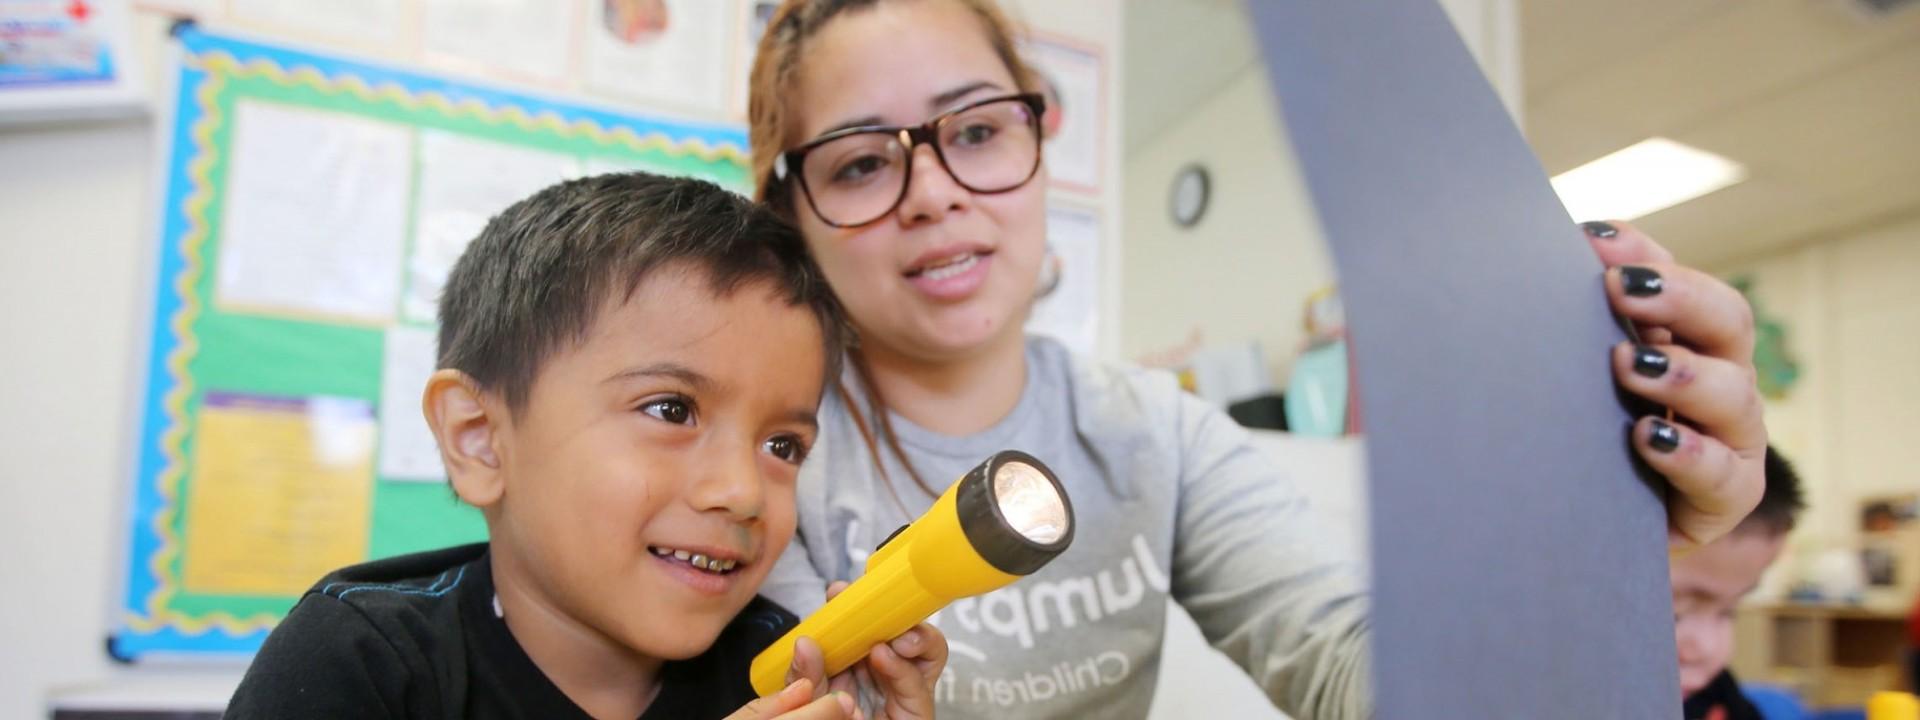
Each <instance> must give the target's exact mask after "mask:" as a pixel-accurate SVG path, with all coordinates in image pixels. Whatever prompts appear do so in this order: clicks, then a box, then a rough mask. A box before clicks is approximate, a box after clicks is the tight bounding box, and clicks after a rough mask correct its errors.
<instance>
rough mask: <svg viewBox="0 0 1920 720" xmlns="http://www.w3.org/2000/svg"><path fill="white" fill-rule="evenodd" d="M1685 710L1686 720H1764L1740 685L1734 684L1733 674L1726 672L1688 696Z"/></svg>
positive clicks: (1721, 672)
mask: <svg viewBox="0 0 1920 720" xmlns="http://www.w3.org/2000/svg"><path fill="white" fill-rule="evenodd" d="M1685 709H1686V713H1685V715H1686V720H1763V718H1762V717H1761V715H1760V709H1759V708H1756V707H1754V706H1753V703H1752V702H1749V701H1748V700H1747V695H1746V693H1743V692H1741V691H1740V683H1737V682H1734V680H1733V673H1731V672H1728V671H1726V670H1721V671H1720V674H1719V675H1715V676H1713V682H1709V683H1707V685H1706V687H1703V688H1700V689H1699V690H1698V691H1696V692H1694V693H1693V694H1692V695H1688V696H1687V703H1686V708H1685ZM1716 710H1717V711H1718V712H1717V713H1716V712H1715V711H1716Z"/></svg>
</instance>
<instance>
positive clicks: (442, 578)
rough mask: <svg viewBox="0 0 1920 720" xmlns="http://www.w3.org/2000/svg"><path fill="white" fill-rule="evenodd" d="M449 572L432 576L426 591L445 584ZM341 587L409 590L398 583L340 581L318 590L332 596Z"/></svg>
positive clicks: (322, 593)
mask: <svg viewBox="0 0 1920 720" xmlns="http://www.w3.org/2000/svg"><path fill="white" fill-rule="evenodd" d="M450 572H453V570H451V569H448V570H441V571H440V574H439V575H435V576H434V578H433V582H432V583H431V584H428V585H427V589H428V590H432V589H434V588H437V587H440V583H443V582H446V580H447V573H450ZM341 585H354V586H355V587H372V588H387V589H391V590H405V589H409V588H408V586H406V585H402V584H400V583H366V584H356V583H353V582H350V581H341V582H330V583H327V584H326V586H325V587H322V588H320V594H321V595H333V589H334V588H336V587H339V586H341ZM334 597H339V596H338V595H335V596H334Z"/></svg>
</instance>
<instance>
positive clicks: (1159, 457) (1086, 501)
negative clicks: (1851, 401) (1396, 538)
mask: <svg viewBox="0 0 1920 720" xmlns="http://www.w3.org/2000/svg"><path fill="white" fill-rule="evenodd" d="M1032 77H1033V76H1032V75H1031V74H1030V73H1029V72H1028V71H1027V70H1026V69H1025V68H1024V67H1023V66H1022V65H1021V63H1020V60H1019V58H1018V57H1017V55H1016V53H1015V50H1014V45H1013V39H1012V36H1011V35H1010V32H1009V29H1008V25H1007V23H1006V21H1005V19H1004V18H1003V17H1002V15H1001V14H1000V12H999V11H998V9H997V8H996V7H994V6H993V5H992V3H991V0H864V1H862V0H788V2H786V3H785V4H783V5H782V6H781V7H780V9H779V10H778V11H777V12H776V14H775V15H774V17H773V19H772V21H771V22H770V24H769V26H768V29H767V32H766V34H765V35H764V36H763V38H762V40H761V44H760V48H759V54H758V56H757V57H756V59H755V62H754V68H753V74H752V81H751V87H752V90H751V99H750V110H749V115H750V118H751V140H752V144H753V160H754V171H755V173H756V178H757V181H758V183H759V193H760V197H761V199H763V200H765V201H766V202H768V203H770V204H771V205H772V206H773V207H775V208H777V209H778V210H779V211H780V212H782V213H784V214H785V215H786V216H787V217H789V218H791V219H792V220H793V221H794V222H795V223H797V224H798V225H799V226H800V228H801V229H802V231H803V233H804V234H805V236H806V238H807V242H808V246H809V247H810V249H811V250H812V252H813V254H814V256H815V258H816V259H818V261H819V263H820V265H821V267H822V268H823V269H824V271H825V274H826V276H827V279H828V281H829V282H830V283H831V284H832V285H833V288H834V291H835V292H836V293H837V294H838V295H839V297H840V300H841V302H842V303H843V305H844V306H845V308H846V310H847V312H848V314H849V316H850V317H851V319H852V321H853V324H854V326H855V328H856V330H857V335H858V340H857V345H856V347H854V348H853V349H852V350H851V351H850V356H849V361H850V362H849V367H850V369H849V371H848V373H847V375H846V377H845V378H844V379H843V381H842V382H841V384H840V387H838V388H837V390H836V392H835V393H833V394H832V395H833V396H832V397H831V398H829V400H828V402H827V403H826V405H827V406H826V407H824V408H823V409H822V417H821V421H822V424H823V427H822V428H821V433H820V440H819V442H818V444H817V446H816V449H815V452H814V453H813V455H812V460H811V461H810V462H808V463H807V464H806V465H805V466H804V468H803V471H802V474H801V477H800V480H799V483H800V485H799V492H798V502H799V513H800V530H799V538H798V539H797V542H796V544H795V547H796V549H794V550H791V551H789V552H788V553H787V554H786V556H785V557H783V558H782V559H781V564H780V567H779V568H777V569H776V570H775V571H774V574H773V576H772V577H770V578H769V580H768V583H767V586H766V588H765V589H764V590H763V592H765V593H766V594H768V595H769V596H771V597H773V598H774V599H776V600H778V601H780V602H782V603H784V604H787V605H788V606H789V607H791V608H793V609H794V610H796V611H798V612H801V613H803V614H804V613H805V612H808V611H811V610H812V609H814V608H816V607H818V605H819V603H820V599H819V598H820V589H821V587H823V586H824V585H826V584H827V582H828V581H829V580H844V579H851V578H853V577H855V576H857V575H859V573H860V570H861V568H862V566H863V564H864V562H865V560H866V557H867V555H868V553H869V552H870V551H871V550H872V549H873V548H874V547H875V546H877V545H878V544H879V543H880V542H881V541H882V540H883V539H885V538H886V537H887V535H888V533H890V532H891V531H893V530H894V529H895V528H897V527H899V526H900V525H901V524H904V523H906V522H908V521H910V520H911V519H912V518H914V517H915V516H917V515H918V514H919V513H920V512H922V511H923V510H925V509H926V508H927V507H928V506H929V505H930V504H931V502H932V500H933V498H934V497H935V495H936V494H937V491H938V490H940V489H943V488H944V486H945V485H946V483H948V482H951V481H952V480H953V479H954V478H956V477H959V475H960V474H961V473H962V472H963V471H964V470H966V469H967V468H968V467H970V466H971V465H973V464H974V463H976V462H978V461H979V460H980V459H982V458H984V457H985V456H986V455H987V454H989V453H991V452H993V451H996V450H1000V449H1003V448H1007V447H1015V448H1019V449H1023V450H1026V451H1028V452H1031V453H1033V454H1034V455H1036V456H1038V457H1040V458H1043V459H1045V460H1046V461H1047V462H1048V463H1049V464H1050V465H1051V466H1052V467H1053V469H1054V470H1056V471H1057V473H1058V475H1059V476H1060V478H1061V479H1062V480H1063V481H1064V482H1065V483H1067V485H1068V491H1069V493H1070V494H1071V496H1072V499H1073V505H1074V509H1075V514H1076V516H1077V519H1078V525H1077V528H1076V531H1075V532H1076V534H1075V538H1074V543H1073V547H1072V549H1070V550H1069V551H1068V552H1066V553H1065V554H1063V555H1062V556H1061V557H1059V558H1058V559H1056V560H1055V561H1054V562H1053V563H1052V564H1050V565H1049V566H1047V567H1046V568H1044V569H1043V570H1042V571H1041V572H1039V573H1038V574H1036V575H1035V576H1034V577H1032V578H1029V579H1026V580H1024V581H1022V582H1021V583H1019V584H1017V585H1015V586H1012V587H1010V588H1008V589H1007V590H1005V591H1002V592H999V593H995V594H993V595H989V596H987V597H985V598H980V599H977V600H963V601H961V602H959V603H956V604H955V605H953V606H952V607H950V608H948V609H947V610H944V611H942V613H941V615H939V616H938V617H937V618H936V622H937V623H938V624H939V626H940V627H941V629H942V630H943V631H945V632H946V634H947V637H948V639H949V642H950V644H951V647H952V650H951V656H950V661H949V663H948V672H947V675H946V676H945V677H943V678H942V679H941V681H940V683H939V685H938V686H937V687H936V697H937V699H938V700H939V702H940V709H941V713H942V714H943V715H945V716H947V717H995V716H1005V715H1008V714H1012V715H1017V716H1044V717H1125V716H1140V715H1144V714H1145V713H1146V711H1147V708H1148V706H1149V704H1150V701H1151V696H1152V693H1153V687H1154V678H1155V675H1156V673H1157V670H1158V659H1159V651H1160V642H1161V636H1162V631H1163V622H1164V620H1165V617H1164V616H1165V603H1164V599H1165V598H1167V597H1169V596H1170V597H1172V599H1174V600H1176V601H1178V602H1179V603H1180V604H1181V605H1182V606H1183V607H1185V608H1186V610H1187V611H1188V612H1189V613H1190V614H1192V615H1193V617H1194V619H1195V620H1196V621H1198V623H1199V625H1200V627H1201V629H1202V630H1203V631H1204V632H1205V633H1206V635H1207V637H1208V639H1209V640H1210V641H1211V642H1212V643H1213V644H1214V646H1215V647H1217V648H1219V649H1221V650H1222V651H1223V652H1225V653H1226V654H1227V655H1229V656H1230V657H1232V658H1233V659H1234V661H1236V662H1237V663H1239V664H1240V666H1241V667H1242V668H1244V669H1245V670H1246V671H1247V673H1248V674H1249V675H1250V676H1251V677H1252V678H1253V679H1254V681H1255V682H1256V683H1258V684H1259V685H1260V686H1261V687H1262V688H1264V689H1265V690H1266V692H1267V694H1268V695H1269V697H1271V698H1272V700H1273V702H1274V704H1275V705H1277V706H1279V707H1280V708H1281V709H1283V710H1285V711H1286V712H1288V713H1291V714H1293V715H1295V716H1298V717H1303V718H1321V717H1361V716H1365V715H1366V714H1367V711H1368V708H1369V706H1370V699H1369V697H1368V688H1367V683H1368V678H1367V669H1366V657H1367V646H1366V639H1367V611H1366V602H1365V595H1364V592H1363V587H1362V584H1361V582H1360V579H1359V578H1357V577H1355V573H1354V569H1353V566H1352V565H1351V563H1349V562H1347V561H1344V560H1343V559H1341V558H1339V557H1336V556H1335V555H1333V554H1332V553H1330V552H1328V551H1327V550H1326V548H1325V547H1324V546H1323V545H1322V543H1321V541H1320V538H1323V537H1325V534H1324V533H1321V532H1318V531H1316V530H1315V529H1314V528H1313V527H1312V522H1313V520H1312V518H1311V517H1310V514H1309V511H1308V510H1307V508H1306V504H1305V502H1304V500H1303V499H1302V496H1301V495H1300V493H1299V492H1298V491H1297V489H1296V488H1295V487H1294V486H1293V485H1292V484H1291V483H1290V481H1289V480H1288V479H1287V478H1286V477H1285V476H1283V475H1281V474H1280V473H1278V472H1277V471H1276V469H1275V468H1273V467H1272V466H1271V463H1269V462H1267V461H1266V460H1265V459H1264V458H1263V457H1262V456H1261V455H1260V453H1259V452H1258V451H1256V450H1255V449H1253V448H1252V447H1250V446H1249V445H1248V442H1247V440H1248V438H1247V435H1246V434H1245V433H1244V432H1243V431H1241V430H1240V429H1239V428H1238V427H1237V426H1236V425H1234V423H1233V422H1232V421H1231V420H1229V419H1228V418H1227V417H1226V415H1225V414H1223V413H1220V412H1218V411H1216V410H1214V409H1212V408H1210V407H1208V406H1206V405H1204V404H1203V403H1201V402H1200V401H1198V400H1196V399H1193V398H1191V397H1189V396H1186V395H1184V394H1182V393H1181V392H1180V390H1179V389H1178V388H1177V387H1176V386H1175V384H1174V382H1173V380H1172V379H1171V378H1168V377H1165V376H1164V375H1155V374H1149V373H1146V372H1142V371H1138V370H1134V369H1130V368H1126V367H1121V366H1109V365H1105V364H1101V363H1098V362H1094V361H1091V360H1088V359H1086V358H1079V357H1075V356H1073V355H1071V354H1070V353H1068V352H1067V351H1066V350H1064V349H1063V348H1061V347H1060V346H1059V345H1057V344H1054V343H1052V342H1048V341H1046V340H1042V339H1030V338H1027V337H1026V336H1025V335H1024V334H1023V333H1022V330H1021V326H1022V322H1023V321H1024V319H1025V318H1026V313H1027V309H1028V307H1029V304H1030V302H1031V299H1032V298H1033V294H1034V289H1035V283H1036V282H1037V278H1038V276H1039V274H1040V273H1039V270H1040V263H1041V261H1042V258H1043V257H1044V255H1045V246H1046V242H1045V240H1046V239H1045V236H1044V233H1045V230H1046V189H1045V185H1046V183H1045V167H1044V163H1042V161H1041V158H1040V137H1039V132H1040V130H1039V116H1040V114H1041V112H1042V111H1043V105H1044V103H1042V102H1041V101H1039V100H1038V98H1037V96H1034V95H1032V94H1031V92H1032V90H1033V88H1032V85H1031V82H1030V79H1031V78H1032ZM1588 232H1589V236H1590V238H1591V239H1592V242H1593V245H1594V247H1595V249H1596V251H1597V252H1599V253H1600V255H1601V257H1602V259H1603V260H1604V261H1605V262H1606V264H1607V265H1608V266H1609V267H1610V268H1612V269H1610V270H1609V271H1608V272H1609V273H1610V278H1609V282H1608V287H1609V288H1610V294H1611V299H1612V302H1613V305H1614V307H1615V309H1616V310H1618V311H1619V312H1621V313H1622V314H1624V315H1626V316H1628V317H1630V318H1633V319H1634V320H1636V321H1639V322H1641V323H1643V324H1647V325H1652V326H1659V327H1661V328H1664V329H1662V330H1660V331H1658V332H1656V333H1655V335H1657V337H1653V338H1648V339H1649V341H1650V342H1653V343H1657V345H1655V346H1654V347H1653V348H1650V349H1652V350H1655V351H1657V352H1658V353H1663V354H1664V362H1665V363H1667V364H1668V365H1669V366H1670V367H1672V368H1675V369H1678V370H1683V371H1675V372H1667V373H1665V374H1664V375H1661V376H1660V377H1659V378H1652V377H1648V376H1645V375H1641V374H1636V373H1634V372H1633V371H1632V367H1633V366H1634V357H1635V352H1634V349H1633V348H1631V347H1626V346H1622V347H1621V348H1617V349H1616V351H1615V357H1614V366H1615V372H1616V375H1617V376H1618V377H1619V378H1620V381H1621V382H1622V383H1623V384H1625V386H1626V387H1628V388H1629V389H1631V390H1633V391H1634V392H1637V393H1639V394H1641V395H1644V396H1646V397H1648V398H1649V399H1651V400H1653V401H1655V402H1658V403H1660V404H1663V405H1667V406H1671V407H1673V408H1674V409H1675V410H1676V411H1677V412H1679V413H1680V414H1681V415H1684V416H1686V417H1688V418H1692V419H1694V420H1695V421H1696V422H1697V423H1698V426H1697V429H1696V428H1693V427H1682V426H1679V425H1677V424H1673V425H1670V424H1667V423H1664V422H1661V421H1658V420H1656V419H1653V418H1645V419H1642V420H1641V422H1640V424H1639V426H1638V427H1637V428H1636V430H1635V443H1636V446H1637V447H1638V448H1639V451H1640V453H1641V454H1642V455H1643V456H1644V457H1645V458H1646V459H1647V461H1648V462H1649V463H1650V464H1651V465H1652V466H1653V467H1654V468H1655V469H1658V470H1660V471H1662V472H1664V473H1665V474H1666V475H1667V476H1668V477H1669V478H1671V479H1672V480H1673V481H1674V483H1675V485H1676V487H1678V488H1679V489H1680V490H1681V495H1680V496H1679V497H1677V498H1676V499H1675V500H1674V501H1673V503H1672V504H1671V506H1670V511H1669V512H1670V515H1671V519H1672V522H1671V525H1672V528H1673V534H1672V535H1673V543H1674V545H1675V546H1676V547H1677V548H1684V547H1687V546H1691V545H1693V544H1696V543H1699V542H1704V541H1706V540H1708V539H1711V538H1712V537H1715V536H1718V535H1719V534H1721V533H1724V532H1725V531H1726V530H1727V529H1729V528H1731V527H1732V526H1733V524H1735V523H1736V522H1738V521H1739V519H1740V518H1741V517H1742V516H1744V515H1745V513H1746V512H1747V510H1748V509H1750V508H1752V507H1753V504H1754V503H1755V502H1756V501H1757V500H1758V497H1759V493H1760V489H1761V474H1760V473H1761V469H1760V458H1761V456H1762V453H1763V451H1764V446H1765V430H1764V428H1763V427H1762V426H1761V423H1760V418H1759V410H1758V408H1759V403H1758V402H1757V398H1756V395H1755V394H1754V391H1753V390H1752V381H1751V374H1750V373H1751V369H1750V367H1749V364H1748V360H1747V358H1748V356H1749V353H1750V349H1751V347H1752V341H1753V330H1752V322H1751V319H1750V317H1749V315H1748V310H1747V306H1746V304H1745V302H1744V300H1742V299H1741V298H1740V296H1739V295H1738V294H1737V293H1735V292H1733V291H1732V290H1731V289H1729V288H1727V287H1726V286H1725V285H1723V284H1721V283H1719V282H1717V281H1715V280H1713V279H1712V278H1710V277H1708V276H1706V275H1704V274H1701V273H1698V272H1694V271H1692V270H1688V269H1685V268H1680V267H1675V266H1673V265H1672V264H1671V258H1670V256H1668V255H1667V254H1666V252H1665V251H1664V250H1662V249H1661V248H1660V247H1659V246H1657V245H1655V244H1653V243H1652V242H1651V241H1650V240H1648V239H1647V238H1645V237H1644V236H1642V235H1641V234H1639V233H1638V232H1636V231H1634V230H1633V229H1632V228H1630V227H1626V226H1624V225H1620V226H1611V225H1604V224H1595V225H1589V226H1588ZM1627 263H1632V264H1633V265H1634V266H1636V268H1635V269H1629V270H1627V271H1626V272H1625V273H1624V274H1623V273H1622V270H1621V269H1620V268H1619V267H1616V266H1620V265H1623V264H1627ZM1649 273H1657V274H1658V275H1657V278H1659V279H1663V280H1664V282H1659V281H1656V276H1652V275H1649ZM1661 287H1664V291H1659V290H1658V288H1661ZM1676 339H1679V340H1685V341H1686V344H1687V345H1690V346H1692V347H1697V348H1702V350H1701V351H1700V352H1699V353H1695V352H1692V351H1689V350H1687V349H1685V348H1683V347H1680V346H1679V345H1676V344H1673V343H1674V342H1675V341H1676ZM1641 354H1642V355H1645V353H1644V352H1642V353H1641ZM1661 361H1662V360H1661V359H1660V358H1655V357H1652V356H1647V357H1645V358H1643V359H1642V361H1641V365H1642V367H1643V368H1645V367H1647V366H1648V364H1649V363H1657V362H1661ZM1682 377H1684V378H1688V379H1690V380H1691V382H1676V381H1675V379H1676V378H1682Z"/></svg>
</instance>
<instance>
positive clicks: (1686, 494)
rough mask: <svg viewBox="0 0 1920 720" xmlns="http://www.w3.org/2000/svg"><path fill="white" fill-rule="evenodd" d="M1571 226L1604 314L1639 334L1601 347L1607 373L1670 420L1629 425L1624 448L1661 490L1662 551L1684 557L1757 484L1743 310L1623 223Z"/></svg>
mask: <svg viewBox="0 0 1920 720" xmlns="http://www.w3.org/2000/svg"><path fill="white" fill-rule="evenodd" d="M1581 228H1582V229H1584V230H1585V231H1586V233H1587V240H1588V241H1589V242H1590V243H1592V245H1593V250H1594V252H1595V253H1598V254H1599V255H1600V261H1601V263H1603V264H1604V265H1605V266H1606V268H1607V270H1606V287H1607V299H1608V301H1609V302H1610V303H1611V304H1612V305H1613V310H1614V312H1617V313H1619V314H1620V315H1621V316H1622V317H1625V318H1627V319H1628V320H1630V321H1632V322H1633V324H1634V325H1635V326H1636V327H1638V328H1639V332H1640V341H1641V343H1642V344H1641V345H1640V346H1638V347H1635V346H1634V344H1633V343H1632V342H1623V343H1621V344H1620V345H1619V346H1618V347H1615V348H1614V349H1613V373H1614V377H1616V378H1618V379H1619V382H1620V384H1621V386H1622V387H1625V388H1626V389H1627V390H1628V391H1630V392H1632V393H1634V394H1635V395H1639V396H1641V397H1644V398H1646V399H1648V400H1651V401H1653V402H1655V403H1658V404H1660V405H1664V406H1666V407H1668V408H1670V409H1671V410H1672V414H1673V420H1672V421H1669V420H1668V418H1665V417H1652V416H1649V417H1643V418H1640V419H1639V420H1638V421H1636V423H1635V425H1634V429H1633V444H1634V447H1635V448H1636V449H1638V450H1639V452H1640V456H1641V457H1642V458H1645V459H1646V461H1647V464H1648V465H1650V466H1652V467H1653V469H1655V470H1657V471H1659V472H1660V473H1661V474H1663V475H1665V476H1666V477H1667V480H1668V482H1670V483H1672V485H1673V489H1674V491H1675V492H1674V493H1673V494H1672V495H1670V496H1669V497H1668V498H1667V528H1668V545H1669V549H1670V550H1671V551H1672V552H1675V553H1680V552H1686V551H1688V550H1692V549H1693V548H1696V547H1699V546H1701V545H1705V544H1707V543H1709V542H1712V541H1713V540H1714V538H1717V537H1720V536H1721V535H1725V534H1726V533H1727V532H1728V531H1731V530H1732V529H1733V528H1734V526H1736V525H1739V524H1740V521H1741V520H1743V519H1745V518H1746V517H1747V513H1749V512H1751V511H1752V510H1753V508H1754V506H1755V505H1757V504H1759V502H1760V495H1761V493H1762V492H1763V491H1764V490H1765V489H1766V475H1765V469H1764V468H1765V463H1764V459H1765V457H1766V452H1767V428H1766V424H1765V423H1764V421H1763V420H1762V417H1761V403H1760V391H1759V388H1758V386H1757V385H1756V384H1755V382H1754V378H1755V374H1754V369H1753V342H1754V340H1753V309H1752V308H1751V307H1749V306H1748V305H1747V301H1746V298H1744V297H1741V296H1740V293H1739V292H1738V291H1736V290H1734V289H1733V288H1732V287H1729V286H1728V285H1727V284H1726V283H1723V282H1720V280H1719V279H1718V278H1715V277H1713V276H1712V275H1708V274H1706V273H1703V272H1700V271H1698V270H1694V269H1692V268H1688V267H1683V266H1680V265H1676V264H1674V262H1673V254H1672V253H1669V252H1667V249H1666V248H1663V247H1660V245H1659V243H1656V242H1654V241H1653V239H1652V238H1649V237H1647V236H1646V234H1645V233H1642V232H1640V231H1639V230H1638V229H1637V228H1635V227H1633V226H1632V225H1629V224H1627V223H1624V222H1590V223H1583V224H1582V225H1581Z"/></svg>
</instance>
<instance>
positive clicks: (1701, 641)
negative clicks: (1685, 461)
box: [1669, 528, 1784, 695]
mask: <svg viewBox="0 0 1920 720" xmlns="http://www.w3.org/2000/svg"><path fill="white" fill-rule="evenodd" d="M1783 539H1784V536H1783V535H1779V534H1775V533H1773V532H1770V531H1768V530H1765V529H1758V528H1739V529H1736V530H1734V531H1733V532H1732V533H1729V534H1727V535H1725V536H1723V537H1721V538H1720V539H1719V540H1715V541H1713V542H1711V543H1707V545H1706V546H1705V547H1702V548H1700V549H1698V550H1695V551H1693V552H1691V553H1688V554H1686V555H1683V556H1681V557H1678V558H1675V559H1674V560H1673V561H1672V563H1671V566H1670V568H1671V569H1670V570H1669V573H1670V578H1671V579H1672V580H1673V635H1674V641H1675V644H1676V649H1677V650H1678V652H1679V656H1680V691H1681V692H1682V693H1684V694H1686V695H1692V694H1693V693H1694V692H1696V691H1698V690H1699V689H1700V688H1703V687H1706V685H1707V683H1709V682H1711V681H1712V680H1713V678H1714V676H1715V675H1719V674H1720V671H1721V670H1724V669H1726V667H1727V663H1728V662H1729V661H1730V660H1732V658H1733V611H1734V607H1735V606H1736V605H1737V604H1739V602H1740V598H1742V597H1744V596H1745V595H1746V594H1747V593H1748V592H1750V591H1752V590H1753V588H1754V586H1755V585H1758V584H1760V575H1761V574H1762V573H1765V572H1766V570H1767V566H1768V565H1771V564H1773V560H1774V558H1776V557H1779V555H1780V546H1781V545H1782V544H1783V543H1782V540H1783Z"/></svg>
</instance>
